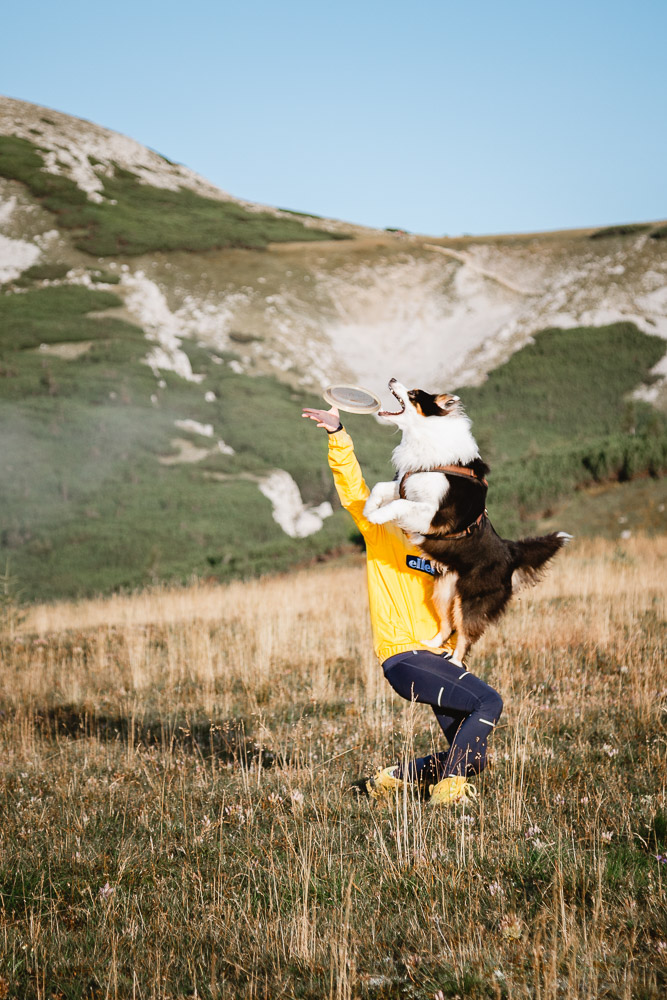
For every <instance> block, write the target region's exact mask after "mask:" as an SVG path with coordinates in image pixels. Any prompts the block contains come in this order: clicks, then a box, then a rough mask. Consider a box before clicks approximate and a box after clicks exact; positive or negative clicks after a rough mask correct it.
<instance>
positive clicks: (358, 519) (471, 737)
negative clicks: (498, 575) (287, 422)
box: [302, 407, 503, 805]
mask: <svg viewBox="0 0 667 1000" xmlns="http://www.w3.org/2000/svg"><path fill="white" fill-rule="evenodd" d="M302 416H303V417H306V418H308V419H310V420H313V421H315V422H316V424H317V426H318V427H321V428H324V430H326V432H327V434H328V444H329V454H328V458H329V466H330V468H331V471H332V473H333V478H334V483H335V486H336V491H337V493H338V496H339V498H340V501H341V504H342V505H343V507H344V508H345V510H347V511H348V513H349V514H351V516H352V518H353V519H354V522H355V524H356V525H357V527H358V529H359V531H360V532H361V534H362V535H363V538H364V541H365V543H366V565H367V578H368V598H369V605H370V614H371V626H372V632H373V644H374V648H375V652H376V654H377V656H378V659H379V660H380V662H381V663H382V668H383V671H384V675H385V677H386V679H387V680H388V681H389V684H390V685H391V687H392V688H393V689H394V691H396V692H397V693H398V694H399V695H401V697H403V698H406V699H407V700H409V701H410V700H413V701H417V702H420V703H423V704H426V705H430V706H431V707H432V709H433V711H434V713H435V717H436V719H437V720H438V723H439V725H440V728H441V729H442V731H443V733H444V735H445V738H446V740H447V743H448V748H447V749H446V750H442V751H440V752H438V753H432V754H429V755H427V756H425V757H419V758H417V759H415V760H412V761H410V762H408V763H407V764H402V763H397V764H393V765H390V766H389V767H384V768H382V769H381V770H379V771H378V772H377V773H376V774H374V775H372V776H370V777H368V778H364V779H362V780H361V781H360V782H357V783H356V786H357V788H358V789H359V790H361V791H363V792H365V793H367V794H368V795H370V796H371V797H372V798H376V799H386V798H388V797H389V796H390V795H391V794H392V793H393V792H395V791H396V790H397V789H398V788H400V787H401V786H402V784H403V782H404V781H406V780H407V781H410V782H417V783H418V786H419V789H420V792H421V793H422V794H423V795H424V796H425V797H428V798H429V799H430V801H431V802H432V803H433V804H438V805H448V804H453V803H456V802H468V801H470V800H471V799H474V798H475V797H476V794H477V792H476V789H475V786H474V785H472V784H471V782H470V781H469V780H468V779H469V778H470V777H472V776H474V775H477V774H479V773H480V772H481V771H482V770H483V769H484V767H485V765H486V762H487V744H488V739H489V736H490V735H491V733H492V732H493V729H494V727H495V726H496V724H497V722H498V719H499V717H500V713H501V711H502V707H503V703H502V699H501V697H500V695H499V694H498V692H497V691H495V690H494V689H493V688H492V687H490V686H489V685H488V684H486V683H485V682H484V681H483V680H481V678H479V677H476V676H475V675H474V674H473V673H471V672H470V671H468V670H467V669H466V667H465V666H461V665H459V664H458V663H455V662H452V659H451V656H452V653H453V651H454V649H455V647H456V634H455V633H453V634H452V636H450V637H449V639H448V640H447V641H446V642H445V643H444V645H443V646H442V647H440V648H439V649H436V650H434V649H432V648H428V647H427V646H426V645H425V644H424V642H423V639H429V638H430V637H431V636H434V635H436V634H437V633H438V632H439V629H440V622H439V620H438V616H437V613H436V610H435V607H434V606H433V603H432V592H433V576H434V570H433V567H432V566H431V564H430V562H429V561H428V559H426V558H424V556H423V554H422V553H421V552H420V551H419V549H418V548H417V547H416V546H415V545H413V544H412V542H411V541H410V538H409V536H408V535H407V534H406V533H405V532H404V531H403V530H402V529H401V528H399V527H397V526H396V525H393V524H384V525H378V524H372V523H371V522H370V521H368V520H367V519H366V518H365V517H364V504H365V503H366V499H367V497H368V495H369V493H370V490H369V488H368V486H367V485H366V483H365V482H364V478H363V475H362V472H361V468H360V466H359V462H358V461H357V458H356V455H355V453H354V446H353V443H352V439H351V437H350V436H349V434H348V433H347V432H346V430H345V429H344V427H343V425H342V424H341V422H340V415H339V412H338V410H337V409H336V408H335V407H333V408H332V409H330V410H318V409H312V408H310V407H306V408H304V410H303V413H302Z"/></svg>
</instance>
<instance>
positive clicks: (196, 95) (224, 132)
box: [0, 0, 667, 235]
mask: <svg viewBox="0 0 667 1000" xmlns="http://www.w3.org/2000/svg"><path fill="white" fill-rule="evenodd" d="M3 35H4V37H5V44H4V45H3V50H4V51H3V55H2V61H1V64H0V92H2V93H3V94H5V95H8V96H11V97H17V98H21V99H24V100H28V101H33V102H35V103H38V104H44V105H46V106H48V107H52V108H56V109H58V110H60V111H65V112H68V113H69V114H72V115H76V116H78V117H81V118H88V119H90V120H92V121H95V122H97V123H99V124H100V125H104V126H107V127H108V128H113V129H116V130H117V131H119V132H123V133H125V134H128V135H131V136H132V137H133V138H135V139H138V140H139V141H140V142H143V143H145V144H146V145H148V146H151V147H152V148H153V149H157V150H158V151H159V152H161V153H164V154H165V155H166V156H168V157H169V158H170V159H173V160H177V161H179V162H182V163H185V164H187V165H188V166H190V167H192V168H193V169H194V170H197V171H198V172H199V173H201V174H203V175H204V176H206V177H208V178H209V179H210V180H212V181H214V182H215V183H216V184H218V185H219V186H220V187H222V188H223V189H224V190H227V191H230V192H231V193H233V194H235V195H238V196H240V197H244V198H248V199H250V200H253V201H259V202H263V203H266V204H272V205H277V206H280V207H287V208H293V209H298V210H302V211H307V212H314V213H318V214H322V215H330V216H334V217H337V218H342V219H347V220H349V221H353V222H359V223H364V224H367V225H373V226H380V227H384V226H397V227H402V228H406V229H410V230H412V231H415V232H424V233H433V234H444V233H447V234H451V235H455V234H459V233H462V232H469V233H493V232H519V231H526V230H541V229H558V228H567V227H576V226H587V225H594V226H597V225H605V224H609V223H613V222H622V221H641V220H652V219H658V218H664V217H666V216H667V180H666V177H667V173H666V170H665V167H666V165H667V128H666V127H665V122H666V121H667V59H665V51H664V46H665V38H667V3H665V2H664V0H634V2H632V3H631V2H630V0H624V2H617V0H606V2H600V0H589V2H587V0H578V2H572V0H559V2H556V0H552V2H551V3H539V2H538V0H532V2H527V0H507V2H506V3H504V4H503V3H498V2H497V0H467V2H464V0H460V2H457V3H455V2H452V0H439V2H438V0H412V2H409V0H405V2H396V0H383V2H379V0H356V2H351V0H336V2H335V3H324V2H319V3H318V2H317V0H310V2H304V0H283V2H269V0H245V2H239V0H218V2H210V0H190V2H189V3H183V2H179V3H174V2H169V0H166V2H163V3H155V2H152V0H151V2H146V0H134V2H127V0H116V2H115V3H114V4H103V5H101V4H91V3H90V0H86V2H80V0H62V2H60V3H58V4H48V5H47V4H45V3H44V2H43V0H42V2H40V3H35V2H31V0H24V2H23V3H22V4H14V5H12V7H11V8H9V9H8V10H6V11H5V13H4V15H3ZM7 40H12V41H10V44H7Z"/></svg>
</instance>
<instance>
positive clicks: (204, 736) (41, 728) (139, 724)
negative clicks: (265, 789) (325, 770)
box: [33, 705, 282, 768]
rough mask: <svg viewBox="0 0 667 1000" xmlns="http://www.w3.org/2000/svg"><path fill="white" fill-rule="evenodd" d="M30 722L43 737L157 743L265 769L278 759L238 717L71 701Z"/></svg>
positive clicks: (37, 714)
mask: <svg viewBox="0 0 667 1000" xmlns="http://www.w3.org/2000/svg"><path fill="white" fill-rule="evenodd" d="M33 721H34V725H35V730H36V732H37V733H38V734H39V735H40V736H42V737H46V738H47V739H48V738H51V739H55V740H57V739H60V738H61V737H66V738H68V739H75V740H76V739H83V738H94V739H97V740H100V742H102V743H121V744H124V745H131V746H133V747H136V748H140V747H147V748H159V749H161V750H167V751H169V752H171V753H174V752H178V751H180V752H184V753H190V754H194V755H196V756H199V757H201V758H202V759H204V760H219V761H222V762H224V763H230V764H237V765H239V766H240V767H250V765H251V764H257V763H260V762H261V766H262V767H265V768H268V767H273V766H274V765H275V764H279V763H282V760H281V759H280V760H279V755H278V754H276V753H273V752H272V751H271V750H268V749H267V748H266V747H263V746H261V745H260V744H259V743H257V742H256V741H255V740H254V739H252V738H251V737H250V736H249V735H248V733H247V732H246V725H245V723H244V722H243V720H240V719H227V720H225V721H223V722H213V721H211V720H208V721H206V722H190V721H189V720H178V719H177V720H165V719H159V718H158V719H150V720H145V719H136V718H132V717H129V718H128V717H126V716H121V715H117V716H110V715H102V714H98V713H97V712H95V711H94V710H92V709H90V708H84V707H79V706H76V705H59V706H57V707H55V708H45V709H41V710H40V709H38V710H36V711H35V712H34V715H33Z"/></svg>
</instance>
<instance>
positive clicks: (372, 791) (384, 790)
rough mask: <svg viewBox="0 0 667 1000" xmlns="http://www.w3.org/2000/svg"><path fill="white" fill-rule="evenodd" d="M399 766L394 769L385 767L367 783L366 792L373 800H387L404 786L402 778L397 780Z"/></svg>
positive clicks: (396, 765) (395, 765)
mask: <svg viewBox="0 0 667 1000" xmlns="http://www.w3.org/2000/svg"><path fill="white" fill-rule="evenodd" d="M396 771H398V764H394V766H393V767H383V768H382V770H381V771H378V772H377V774H374V775H373V777H372V778H368V780H367V781H366V792H367V794H368V795H370V797H371V798H372V799H386V798H388V796H389V795H391V794H392V793H393V792H395V791H396V790H397V789H398V788H400V787H401V786H402V784H403V779H402V778H395V777H394V775H395V774H396Z"/></svg>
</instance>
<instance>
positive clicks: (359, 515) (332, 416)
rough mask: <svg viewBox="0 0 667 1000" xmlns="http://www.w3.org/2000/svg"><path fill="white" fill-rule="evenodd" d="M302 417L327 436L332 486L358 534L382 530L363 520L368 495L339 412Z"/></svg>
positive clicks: (308, 411) (309, 413) (309, 411)
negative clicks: (312, 421) (323, 430)
mask: <svg viewBox="0 0 667 1000" xmlns="http://www.w3.org/2000/svg"><path fill="white" fill-rule="evenodd" d="M302 416H303V417H307V418H308V419H310V420H314V421H315V423H316V424H317V426H318V427H323V428H324V429H325V430H326V431H327V434H328V437H329V456H328V458H329V467H330V469H331V471H332V473H333V478H334V485H335V487H336V492H337V493H338V496H339V499H340V502H341V504H342V505H343V507H344V508H345V510H346V511H348V513H349V514H350V515H351V516H352V518H353V519H354V523H355V524H356V525H357V527H358V528H359V531H360V532H361V533H362V535H364V537H368V536H370V535H375V534H377V533H378V532H379V531H381V530H382V529H381V528H379V527H378V526H377V525H375V524H371V523H370V521H368V520H367V519H366V518H365V517H364V504H365V503H366V499H367V498H368V495H369V493H370V490H369V489H368V486H367V485H366V483H365V482H364V477H363V474H362V472H361V467H360V466H359V462H358V461H357V456H356V455H355V454H354V445H353V444H352V438H351V437H350V435H349V434H348V433H347V431H346V430H345V428H344V427H343V426H342V424H341V422H340V415H339V413H338V410H337V409H335V407H334V408H332V409H331V410H314V409H310V408H309V407H307V408H304V410H303V413H302Z"/></svg>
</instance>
